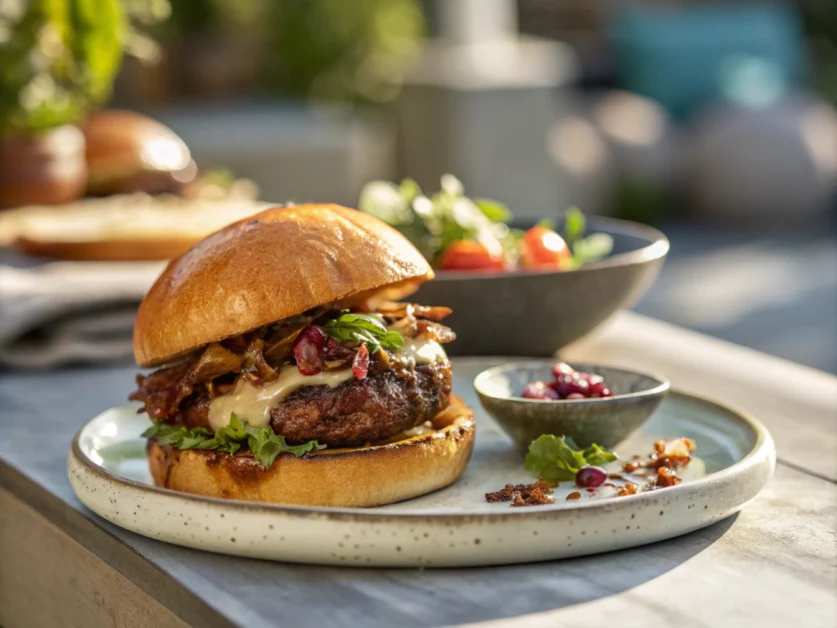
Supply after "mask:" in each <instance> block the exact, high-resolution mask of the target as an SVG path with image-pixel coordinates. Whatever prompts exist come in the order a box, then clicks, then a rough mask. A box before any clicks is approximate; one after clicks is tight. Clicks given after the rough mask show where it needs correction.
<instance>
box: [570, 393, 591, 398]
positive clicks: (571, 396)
mask: <svg viewBox="0 0 837 628" xmlns="http://www.w3.org/2000/svg"><path fill="white" fill-rule="evenodd" d="M567 399H587V397H585V396H584V395H582V394H581V393H570V394H569V395H567Z"/></svg>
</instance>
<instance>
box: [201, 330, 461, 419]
mask: <svg viewBox="0 0 837 628" xmlns="http://www.w3.org/2000/svg"><path fill="white" fill-rule="evenodd" d="M398 353H399V354H400V355H402V356H404V357H406V358H408V359H411V360H412V361H413V362H414V363H415V364H433V363H434V362H443V361H445V360H447V359H448V356H447V354H446V353H445V350H444V349H443V348H442V345H440V344H439V343H438V342H436V341H435V340H424V339H421V340H417V339H415V338H405V339H404V346H403V347H402V348H401V350H400V351H399V352H398ZM351 378H352V369H350V368H346V369H340V370H339V371H327V372H324V373H319V374H318V375H303V374H302V373H300V372H299V371H298V370H297V368H296V366H294V365H288V366H285V367H283V368H282V370H281V371H279V377H278V378H277V379H276V380H275V381H272V382H269V383H267V384H265V385H264V386H261V387H256V386H253V385H252V384H251V383H250V382H249V381H247V380H246V379H243V378H242V379H239V380H238V383H237V384H236V385H235V388H234V389H233V390H232V392H229V393H227V394H226V395H221V396H219V397H215V399H213V400H212V402H211V403H210V404H209V425H210V426H211V427H212V429H213V430H214V431H216V432H217V431H218V430H219V429H221V428H222V427H224V426H226V425H229V423H230V416H231V415H232V414H233V413H235V415H236V416H237V417H238V418H239V419H240V420H241V422H242V423H247V424H248V425H251V426H252V427H258V428H263V427H267V426H268V425H269V424H270V411H271V410H272V409H273V408H275V407H276V406H277V405H278V404H279V403H280V402H281V401H282V400H283V399H284V398H285V397H287V396H288V395H290V394H291V393H292V392H294V391H295V390H298V389H300V388H304V387H305V386H328V387H329V388H335V387H337V386H339V385H340V384H342V383H343V382H345V381H347V380H350V379H351ZM415 429H418V428H415Z"/></svg>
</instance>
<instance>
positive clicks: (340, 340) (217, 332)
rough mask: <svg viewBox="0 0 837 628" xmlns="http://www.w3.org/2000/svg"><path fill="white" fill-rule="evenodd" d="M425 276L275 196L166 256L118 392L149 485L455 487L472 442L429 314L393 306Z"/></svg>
mask: <svg viewBox="0 0 837 628" xmlns="http://www.w3.org/2000/svg"><path fill="white" fill-rule="evenodd" d="M432 278H433V271H432V270H431V268H430V266H429V265H428V264H427V261H426V260H425V259H424V257H423V256H422V255H421V254H420V253H419V252H418V251H417V250H416V249H415V248H414V247H413V246H412V245H411V244H410V243H409V242H408V241H407V240H406V239H405V238H404V237H403V236H401V235H400V234H399V233H398V232H397V231H395V230H394V229H392V228H391V227H389V226H387V225H385V224H384V223H382V222H381V221H379V220H378V219H377V218H374V217H372V216H370V215H368V214H364V213H361V212H358V211H356V210H353V209H348V208H345V207H340V206H337V205H299V206H292V207H283V208H273V209H268V210H265V211H262V212H260V213H258V214H255V215H253V216H251V217H249V218H247V219H245V220H242V221H239V222H237V223H234V224H231V225H229V226H227V227H225V228H223V229H221V230H220V231H217V232H215V233H214V234H212V235H210V236H208V237H207V238H205V239H204V240H202V241H200V242H198V243H197V244H196V245H195V246H194V247H192V248H191V249H190V250H189V251H188V252H186V253H185V254H184V255H182V256H181V257H179V258H178V259H175V260H173V261H172V262H171V263H170V264H169V265H168V267H167V268H166V270H165V271H164V272H163V273H162V275H161V276H160V277H159V278H158V279H157V281H156V283H155V284H154V285H153V287H152V288H151V290H150V291H149V292H148V294H147V295H146V296H145V298H144V299H143V301H142V304H141V305H140V308H139V312H138V314H137V320H136V325H135V329H134V353H135V356H136V361H137V363H138V365H139V366H140V367H144V368H156V370H154V371H153V372H151V373H150V374H148V375H139V376H138V377H137V389H136V391H135V392H133V393H132V394H131V395H130V398H131V399H133V400H136V401H139V402H141V404H142V407H141V408H140V412H145V413H147V414H148V416H149V417H150V419H151V420H152V425H151V427H150V428H149V429H148V430H147V431H146V432H145V433H144V434H143V435H144V436H145V437H147V439H148V443H147V453H148V458H149V464H150V468H151V474H152V476H153V478H154V482H155V483H156V484H157V485H159V486H162V487H165V488H169V489H173V490H177V491H183V492H187V493H194V494H199V495H206V496H212V497H221V498H231V499H246V500H255V501H262V502H274V503H282V504H305V505H321V506H351V507H366V506H376V505H382V504H388V503H392V502H396V501H401V500H405V499H409V498H412V497H416V496H418V495H422V494H425V493H428V492H430V491H433V490H436V489H439V488H441V487H444V486H447V485H448V484H451V483H452V482H454V481H455V480H456V479H457V478H458V477H459V476H460V475H461V474H462V472H463V470H464V469H465V466H466V464H467V463H468V459H469V458H470V455H471V450H472V448H473V439H474V421H473V413H472V412H471V410H470V409H469V408H468V407H467V406H465V405H464V403H463V402H462V401H461V400H460V399H459V398H457V397H456V396H455V395H453V394H451V378H452V374H451V363H450V361H449V360H448V358H447V355H446V354H445V350H444V344H445V343H448V342H450V341H452V340H453V339H454V338H455V335H454V333H453V331H452V330H451V329H449V328H448V327H446V326H445V325H444V324H443V323H442V322H441V321H443V320H444V318H445V317H446V316H447V315H448V314H449V313H450V310H449V309H448V308H445V307H439V306H433V307H430V306H424V305H416V304H412V303H407V302H404V301H403V299H404V298H405V297H407V296H409V295H410V294H411V293H413V292H414V291H415V290H416V289H417V288H418V286H419V285H420V284H421V283H422V282H423V281H426V280H429V279H432Z"/></svg>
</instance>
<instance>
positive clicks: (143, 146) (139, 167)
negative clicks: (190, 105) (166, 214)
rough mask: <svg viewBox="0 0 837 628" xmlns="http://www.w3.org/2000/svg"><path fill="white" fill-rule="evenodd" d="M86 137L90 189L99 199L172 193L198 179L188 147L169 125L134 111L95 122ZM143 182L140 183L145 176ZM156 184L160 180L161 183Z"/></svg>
mask: <svg viewBox="0 0 837 628" xmlns="http://www.w3.org/2000/svg"><path fill="white" fill-rule="evenodd" d="M82 131H83V132H84V139H85V142H86V158H87V178H88V182H87V186H88V189H89V191H90V192H91V193H93V194H119V193H124V192H132V191H137V190H142V189H144V188H145V187H151V188H160V189H159V190H155V189H150V190H149V191H151V192H155V191H160V192H165V191H169V190H168V189H166V186H167V185H168V186H171V185H174V184H176V183H178V182H183V181H187V180H189V179H191V178H194V175H195V171H196V168H195V165H194V162H193V161H192V155H191V153H190V151H189V147H188V146H186V143H185V142H184V141H183V140H182V139H180V137H179V136H178V135H177V134H176V133H175V132H174V131H172V130H171V129H170V128H169V127H167V126H166V125H164V124H162V123H160V122H157V121H156V120H154V119H153V118H149V117H148V116H144V115H142V114H140V113H135V112H133V111H122V110H119V109H109V110H106V111H102V112H99V113H97V114H94V115H93V116H91V117H90V118H89V119H88V120H87V122H86V123H85V124H84V126H83V128H82ZM141 175H142V176H144V179H143V180H140V181H137V180H135V179H136V178H137V177H139V176H141ZM155 178H156V180H155Z"/></svg>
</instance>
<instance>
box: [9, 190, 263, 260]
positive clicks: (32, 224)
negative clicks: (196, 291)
mask: <svg viewBox="0 0 837 628" xmlns="http://www.w3.org/2000/svg"><path fill="white" fill-rule="evenodd" d="M244 184H246V182H242V185H244ZM270 205H271V204H268V203H263V202H259V201H255V200H253V199H252V198H248V197H247V194H244V193H236V190H235V184H234V186H233V189H232V190H231V193H230V194H229V195H228V196H227V197H226V198H223V199H206V198H190V199H184V198H180V197H177V196H171V195H163V196H150V195H147V194H122V195H115V196H108V197H103V198H86V199H82V200H79V201H76V202H73V203H66V204H64V205H60V206H40V207H36V206H30V207H23V208H19V209H14V210H8V211H5V212H0V246H9V245H11V246H14V247H15V248H17V249H18V250H19V251H21V252H23V253H26V254H29V255H38V256H43V257H51V258H56V259H63V260H85V261H148V260H165V259H171V258H174V257H177V256H178V255H180V254H182V253H184V252H185V251H186V250H187V249H189V247H191V246H192V245H193V244H194V243H195V242H197V241H198V240H201V239H202V238H204V237H205V236H206V235H208V234H210V233H212V232H213V231H217V230H218V229H220V228H222V227H224V226H226V225H228V224H230V223H232V222H235V221H237V220H240V219H242V218H246V217H247V216H249V215H251V214H255V213H256V212H258V211H261V210H262V209H265V208H267V207H269V206H270Z"/></svg>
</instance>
